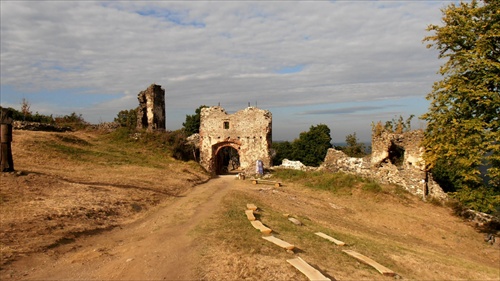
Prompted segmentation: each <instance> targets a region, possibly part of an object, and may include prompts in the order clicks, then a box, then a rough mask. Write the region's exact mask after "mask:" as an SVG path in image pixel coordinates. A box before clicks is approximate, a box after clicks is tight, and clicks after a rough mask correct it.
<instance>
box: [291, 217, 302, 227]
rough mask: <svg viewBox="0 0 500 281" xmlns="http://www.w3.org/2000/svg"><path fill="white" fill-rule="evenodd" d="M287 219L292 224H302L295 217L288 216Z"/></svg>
mask: <svg viewBox="0 0 500 281" xmlns="http://www.w3.org/2000/svg"><path fill="white" fill-rule="evenodd" d="M288 220H289V221H291V222H292V223H293V224H296V225H302V223H301V222H300V221H299V220H298V219H296V218H288Z"/></svg>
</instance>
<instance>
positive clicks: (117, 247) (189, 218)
mask: <svg viewBox="0 0 500 281" xmlns="http://www.w3.org/2000/svg"><path fill="white" fill-rule="evenodd" d="M244 184H245V183H243V182H241V181H237V180H234V177H232V176H231V177H220V178H217V179H213V180H210V181H209V182H208V183H205V184H203V185H199V186H197V187H195V188H194V189H193V190H191V191H190V192H188V193H187V194H186V195H185V196H184V197H178V198H175V199H172V201H169V202H166V203H165V204H163V205H161V206H159V207H158V208H155V209H154V210H153V211H150V212H149V213H148V214H147V215H146V216H145V217H143V218H142V219H140V220H138V221H136V222H134V223H131V224H129V225H125V226H123V227H121V228H116V229H114V230H112V231H109V232H104V233H102V234H99V235H95V236H90V237H84V238H82V237H81V238H78V239H77V240H76V242H74V243H71V244H67V245H63V246H61V247H58V248H55V249H53V250H50V251H48V252H47V253H43V254H36V255H34V256H30V257H26V258H24V259H21V260H19V261H17V262H14V263H13V264H12V265H11V269H12V271H11V272H12V276H11V277H12V278H13V279H18V278H21V279H27V280H35V279H36V280H47V279H51V280H62V279H73V280H74V279H86V280H91V279H94V280H125V279H126V280H161V279H167V280H187V279H194V278H196V275H195V272H194V268H195V266H196V264H197V259H196V241H197V239H202V238H201V237H196V234H195V233H193V230H194V229H195V227H196V226H197V225H198V224H199V223H200V222H201V221H202V220H204V219H207V218H208V217H210V215H211V214H212V213H213V212H214V211H215V210H216V209H217V206H218V204H219V202H220V201H221V199H222V198H223V197H224V195H225V194H226V193H227V191H228V190H230V189H232V188H241V186H243V185H244Z"/></svg>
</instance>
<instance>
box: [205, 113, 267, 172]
mask: <svg viewBox="0 0 500 281" xmlns="http://www.w3.org/2000/svg"><path fill="white" fill-rule="evenodd" d="M271 143H272V115H271V112H269V111H267V110H263V109H258V108H256V107H247V108H245V109H243V110H240V111H238V112H236V113H234V114H227V113H226V111H225V110H224V109H223V108H222V107H220V106H213V107H208V108H203V109H202V110H201V113H200V164H201V165H202V166H203V167H204V168H205V169H206V170H207V171H209V172H211V173H213V174H215V173H217V170H218V167H216V165H218V164H217V163H216V162H217V161H216V157H217V154H218V153H219V151H220V150H221V149H222V148H223V147H232V148H234V149H235V150H236V151H237V152H238V155H239V161H240V169H242V170H244V171H246V172H247V173H255V163H256V161H257V160H261V161H262V162H263V164H264V167H270V166H271V155H270V147H271Z"/></svg>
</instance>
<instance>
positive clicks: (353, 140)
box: [342, 133, 366, 157]
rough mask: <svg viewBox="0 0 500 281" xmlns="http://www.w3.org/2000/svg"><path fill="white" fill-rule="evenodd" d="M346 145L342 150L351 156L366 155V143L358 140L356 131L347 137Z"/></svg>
mask: <svg viewBox="0 0 500 281" xmlns="http://www.w3.org/2000/svg"><path fill="white" fill-rule="evenodd" d="M345 142H346V144H347V145H346V146H345V147H342V151H343V152H344V153H345V154H346V155H347V156H349V157H363V156H366V145H365V144H364V143H360V142H358V138H357V137H356V133H352V134H350V135H347V136H346V137H345Z"/></svg>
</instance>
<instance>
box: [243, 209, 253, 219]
mask: <svg viewBox="0 0 500 281" xmlns="http://www.w3.org/2000/svg"><path fill="white" fill-rule="evenodd" d="M245 214H246V215H247V219H248V220H249V221H254V220H255V216H254V215H253V210H245Z"/></svg>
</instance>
